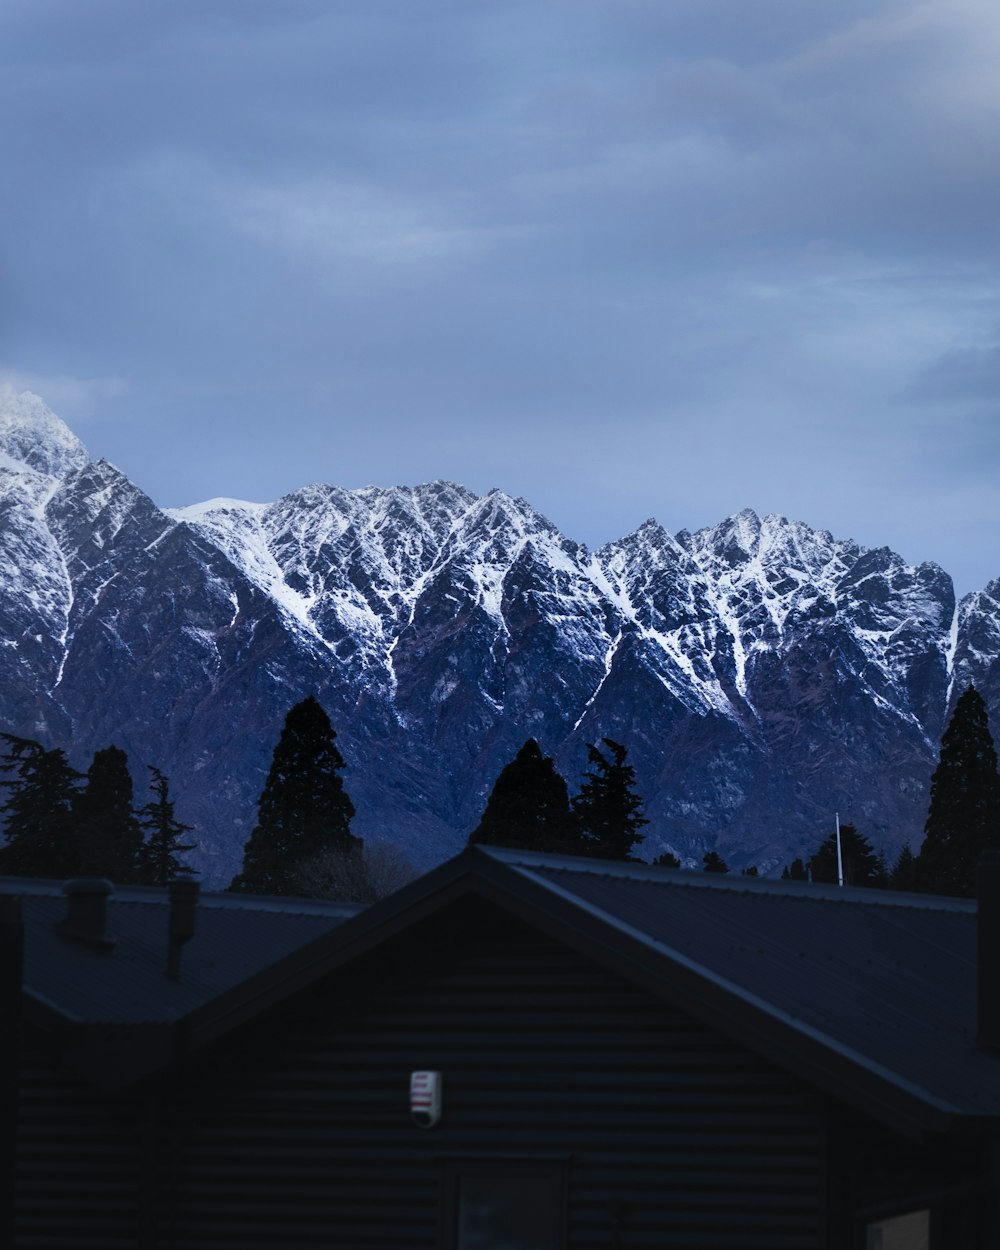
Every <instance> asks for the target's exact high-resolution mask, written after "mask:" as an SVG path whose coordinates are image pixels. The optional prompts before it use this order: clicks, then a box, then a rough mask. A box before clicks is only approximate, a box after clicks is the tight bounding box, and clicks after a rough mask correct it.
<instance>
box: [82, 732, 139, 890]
mask: <svg viewBox="0 0 1000 1250" xmlns="http://www.w3.org/2000/svg"><path fill="white" fill-rule="evenodd" d="M73 819H74V821H75V823H76V836H77V843H78V846H79V852H80V872H83V873H88V874H93V875H96V876H102V877H110V878H111V880H112V881H119V882H128V881H135V879H136V874H137V872H138V863H139V852H140V851H141V850H142V829H141V828H140V826H139V821H138V818H137V817H136V814H135V807H134V806H133V802H132V776H131V774H130V773H129V770H128V756H127V755H126V754H125V752H124V751H123V750H121V748H120V747H116V746H110V747H105V748H104V749H103V750H100V751H95V752H94V759H93V762H92V763H91V765H90V768H88V769H87V784H86V786H85V787H84V789H83V790H82V792H80V793H79V794H77V795H76V797H75V800H74V803H73Z"/></svg>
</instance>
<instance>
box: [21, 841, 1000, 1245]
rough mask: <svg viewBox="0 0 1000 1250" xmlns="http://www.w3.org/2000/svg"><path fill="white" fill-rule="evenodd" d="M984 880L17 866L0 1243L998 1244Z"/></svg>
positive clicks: (991, 993) (990, 875) (996, 1083)
mask: <svg viewBox="0 0 1000 1250" xmlns="http://www.w3.org/2000/svg"><path fill="white" fill-rule="evenodd" d="M981 879H982V892H981V898H980V902H979V906H978V908H977V904H976V903H975V902H971V901H966V900H957V899H943V898H933V897H927V896H918V895H903V894H893V893H883V892H879V891H873V890H856V889H850V888H848V889H837V888H835V887H826V886H813V885H808V884H804V883H798V882H772V881H762V880H759V879H754V878H746V877H739V878H730V877H725V876H718V875H713V874H703V873H684V872H675V871H671V870H669V869H661V868H652V867H648V866H646V865H642V864H630V863H629V864H616V863H608V862H602V861H596V860H576V859H570V858H565V857H558V856H543V855H536V854H529V853H522V852H515V851H500V850H495V849H487V848H474V849H470V850H468V851H465V852H463V853H462V854H461V855H459V856H457V857H456V858H455V859H453V860H451V861H449V862H448V863H447V864H444V865H442V866H441V867H440V868H438V869H436V870H434V871H433V872H430V873H428V874H427V875H426V876H425V877H423V878H421V879H420V880H418V881H416V882H414V883H413V884H412V885H410V886H408V887H406V888H405V889H404V890H401V891H400V892H399V893H398V894H396V895H394V896H392V897H391V898H389V899H386V900H384V901H383V902H381V903H379V904H376V905H375V906H373V907H371V908H368V909H366V910H364V911H360V912H358V911H357V910H356V909H352V908H344V907H337V906H335V905H332V904H324V903H318V902H307V901H303V900H292V899H259V898H253V897H250V896H230V895H216V896H205V897H204V898H202V899H200V900H199V901H198V902H197V905H196V906H195V905H194V898H193V896H192V894H191V893H190V891H189V890H188V891H187V892H185V888H184V887H183V886H179V887H177V888H175V891H174V893H173V895H172V896H171V898H170V899H169V900H168V898H167V897H166V895H165V894H164V892H161V891H155V890H149V889H141V888H138V887H136V888H119V889H117V890H116V891H115V892H114V894H113V895H111V896H110V897H108V896H106V895H104V894H103V893H101V892H100V891H101V890H103V889H104V888H105V887H98V888H97V893H94V888H95V887H94V885H93V883H91V884H89V885H88V884H87V883H76V884H75V885H73V886H72V887H70V893H69V894H67V895H64V894H63V893H62V887H60V886H58V885H57V884H55V883H42V882H28V883H23V882H17V881H13V880H12V879H7V880H5V881H2V882H0V892H4V893H6V894H8V895H12V894H13V893H17V894H19V895H20V896H21V903H20V910H21V912H22V913H23V922H24V983H23V1004H24V1010H23V1027H22V1031H21V1038H20V1060H19V1064H18V1070H19V1073H20V1078H19V1085H20V1093H19V1115H18V1127H17V1137H16V1142H15V1141H14V1139H13V1137H12V1136H11V1134H10V1133H9V1131H8V1132H7V1133H6V1142H7V1146H6V1148H7V1149H9V1150H10V1151H11V1152H12V1153H13V1154H14V1156H15V1157H16V1169H17V1170H16V1176H17V1199H16V1204H15V1208H14V1210H15V1214H14V1220H13V1233H12V1237H13V1241H12V1244H13V1245H14V1246H17V1247H29V1246H30V1247H37V1248H42V1247H45V1248H49V1247H70V1246H72V1247H78V1246H93V1247H101V1250H113V1248H114V1247H150V1248H152V1247H157V1248H159V1247H175V1246H176V1247H182V1246H183V1247H186V1248H187V1247H192V1248H201V1247H204V1248H205V1250H207V1248H208V1247H221V1246H226V1247H237V1246H238V1247H276V1248H277V1247H280V1248H281V1250H285V1248H286V1247H300V1246H309V1247H321V1246H322V1247H328V1246H336V1247H340V1248H348V1250H352V1248H354V1247H358V1248H359V1250H360V1248H362V1247H370V1248H372V1250H375V1248H378V1250H417V1248H418V1247H427V1248H430V1247H445V1248H450V1250H500V1248H501V1247H502V1248H505V1250H562V1248H563V1247H565V1248H572V1250H576V1248H577V1247H580V1248H584V1247H593V1248H594V1250H597V1248H598V1247H600V1248H602V1250H605V1248H617V1250H626V1248H632V1247H636V1248H639V1247H654V1246H655V1247H667V1246H674V1247H684V1248H685V1250H702V1248H705V1250H707V1248H708V1247H715V1248H725V1250H738V1248H743V1247H746V1248H747V1250H750V1248H751V1247H755V1248H757V1247H759V1248H760V1250H764V1248H765V1247H766V1248H767V1250H777V1248H785V1250H792V1248H794V1250H819V1248H824V1250H832V1248H834V1247H836V1248H838V1250H944V1248H945V1247H947V1248H951V1247H962V1250H969V1248H977V1247H982V1248H984V1250H985V1247H994V1246H996V1245H998V1244H1000V1053H998V1050H997V1048H998V1047H1000V860H997V861H993V860H991V861H988V862H987V863H986V864H985V865H984V866H983V871H982V878H981ZM88 891H89V892H88ZM17 910H18V909H17V907H16V905H15V904H14V903H12V902H11V900H10V899H9V898H8V899H7V900H6V902H5V907H4V910H3V912H2V913H0V920H4V923H3V925H0V928H2V930H3V933H4V934H5V935H6V936H5V946H4V950H5V952H6V953H5V955H4V958H3V960H2V961H0V970H2V974H3V978H4V982H5V985H6V986H7V989H6V990H5V995H6V997H7V1001H8V1002H9V1001H12V1000H11V999H10V993H11V991H10V985H11V983H12V980H13V976H14V972H15V970H16V964H17V960H16V958H15V957H14V955H13V954H12V953H11V952H14V951H15V950H16V940H17V939H16V933H17V929H16V925H15V923H14V922H15V921H16V915H15V913H16V911H17ZM188 935H190V936H188ZM185 938H186V939H187V940H185ZM112 942H113V943H114V944H113V945H112ZM182 942H183V945H182ZM8 1014H9V1017H10V1018H13V1016H14V1015H15V1014H16V1013H14V1012H13V1010H12V1009H11V1011H10V1012H9V1013H8ZM11 1032H12V1031H11V1030H8V1031H7V1033H8V1038H7V1043H6V1044H8V1045H9V1044H10V1034H11ZM9 1070H10V1069H8V1068H6V1067H5V1069H4V1071H9ZM8 1093H9V1091H8ZM9 1103H10V1098H9V1096H8V1097H7V1098H6V1101H5V1099H4V1098H3V1097H0V1106H9ZM8 1124H9V1117H8ZM2 1162H3V1161H0V1163H2ZM0 1172H3V1169H2V1167H0Z"/></svg>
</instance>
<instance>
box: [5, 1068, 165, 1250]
mask: <svg viewBox="0 0 1000 1250" xmlns="http://www.w3.org/2000/svg"><path fill="white" fill-rule="evenodd" d="M141 1108H142V1104H141V1102H136V1100H134V1099H131V1098H129V1099H110V1100H109V1099H107V1098H106V1097H104V1096H103V1095H102V1094H100V1093H99V1092H98V1091H96V1090H94V1089H93V1088H92V1087H91V1086H89V1085H88V1084H87V1082H85V1081H84V1080H83V1079H82V1078H79V1077H77V1076H75V1075H74V1074H73V1073H72V1072H70V1071H67V1070H66V1069H65V1068H62V1067H61V1066H59V1064H58V1062H57V1060H56V1058H55V1057H54V1056H52V1055H50V1054H49V1053H47V1051H46V1050H45V1049H42V1048H39V1047H37V1046H32V1045H30V1044H29V1045H26V1046H25V1048H24V1052H23V1053H22V1063H21V1086H20V1099H19V1106H18V1160H17V1171H16V1186H15V1188H16V1198H15V1206H14V1244H15V1246H16V1247H18V1248H19V1250H29V1248H30V1250H65V1248H67V1247H73V1248H74V1250H76V1248H79V1250H85V1248H88V1250H89V1248H91V1247H92V1248H93V1250H119V1248H121V1250H124V1248H125V1247H128V1248H129V1250H131V1248H132V1247H135V1246H136V1244H137V1235H138V1230H139V1227H140V1207H141V1204H142V1197H141V1180H140V1178H141V1166H140V1161H141V1158H142V1114H141Z"/></svg>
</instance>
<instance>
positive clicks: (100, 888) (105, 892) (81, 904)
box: [56, 877, 115, 951]
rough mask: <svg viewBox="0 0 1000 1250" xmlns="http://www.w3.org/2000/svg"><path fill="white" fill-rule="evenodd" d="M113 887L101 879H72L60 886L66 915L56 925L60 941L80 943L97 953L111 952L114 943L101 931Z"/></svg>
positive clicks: (113, 940) (111, 938)
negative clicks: (63, 896) (91, 947)
mask: <svg viewBox="0 0 1000 1250" xmlns="http://www.w3.org/2000/svg"><path fill="white" fill-rule="evenodd" d="M114 892H115V887H114V886H113V885H112V884H111V882H110V881H107V880H106V879H105V878H104V877H75V878H74V879H73V880H72V881H67V882H65V883H64V885H63V894H65V895H66V915H65V917H64V919H62V920H60V921H59V923H58V924H57V925H56V932H57V933H58V934H59V936H60V937H64V938H68V939H69V940H70V941H72V942H83V943H84V944H85V945H87V946H93V947H95V948H96V949H97V950H105V951H111V950H113V949H114V945H115V939H114V938H113V937H109V936H108V934H107V933H105V931H104V926H105V923H106V921H107V913H108V899H109V898H110V897H111V895H112V894H114Z"/></svg>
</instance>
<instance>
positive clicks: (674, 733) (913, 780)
mask: <svg viewBox="0 0 1000 1250" xmlns="http://www.w3.org/2000/svg"><path fill="white" fill-rule="evenodd" d="M0 515H2V520H0V527H2V529H0V533H2V541H3V555H4V558H3V561H2V563H0V654H2V655H3V657H4V660H5V663H4V666H3V670H2V673H0V727H2V728H5V729H7V730H9V731H11V732H15V733H20V734H26V735H28V736H32V737H38V738H41V739H43V740H45V741H47V742H51V743H53V744H60V745H67V746H69V748H70V755H71V758H72V759H73V761H74V762H75V763H76V764H77V766H81V767H82V766H86V763H87V762H88V759H89V756H90V753H91V752H92V751H93V750H94V749H96V748H97V747H101V746H106V745H108V743H110V742H115V743H117V744H118V745H120V746H122V747H124V748H125V749H126V750H127V751H128V752H129V757H130V760H131V761H132V764H133V771H134V773H135V778H136V782H137V785H138V786H139V787H141V786H142V784H143V769H142V765H143V764H144V763H147V762H148V763H155V764H157V765H158V766H159V767H161V768H163V769H164V770H165V771H166V772H167V773H168V775H169V776H170V778H171V782H172V785H173V788H174V790H175V792H176V794H177V796H178V815H179V816H180V817H181V818H182V819H184V820H187V821H189V822H190V823H192V824H195V825H196V826H197V829H198V837H199V840H200V849H199V853H198V855H199V860H200V863H201V866H202V867H203V869H204V870H205V871H206V874H207V876H208V877H209V879H210V880H213V881H222V880H224V879H225V878H226V877H227V876H228V875H229V874H230V873H231V872H232V871H234V870H235V869H236V868H237V867H238V864H239V858H240V851H241V846H242V842H243V840H244V839H245V838H246V836H247V834H248V832H249V829H250V827H251V825H252V823H253V817H254V804H255V800H256V796H257V794H258V793H259V791H260V787H261V784H262V782H263V778H264V775H265V773H266V769H267V766H268V763H269V761H270V755H271V751H272V749H273V746H274V743H275V741H276V739H277V736H278V733H279V732H280V728H281V723H282V721H283V718H284V715H285V713H286V711H287V710H288V708H289V706H290V705H291V704H292V703H294V702H296V701H297V700H299V699H300V698H302V697H304V696H305V695H306V694H308V693H311V692H316V693H318V694H319V696H320V697H321V699H322V701H323V703H324V705H325V706H326V708H327V710H328V711H329V712H330V715H331V717H332V719H333V722H334V725H335V726H336V728H337V731H338V735H339V744H340V746H341V749H342V751H343V753H344V755H345V757H346V759H347V762H348V771H347V776H346V782H347V786H348V790H349V792H350V794H351V797H352V799H353V800H354V803H355V805H356V807H357V809H358V815H357V817H356V820H355V825H354V828H355V831H356V832H357V833H359V834H361V835H362V836H366V837H371V838H387V839H390V840H394V841H397V842H400V843H402V844H403V845H404V846H406V847H407V848H408V849H409V851H410V853H411V854H413V855H414V857H415V858H416V859H418V860H419V861H420V862H424V863H428V862H431V861H433V860H435V859H438V858H441V857H443V856H444V855H446V854H448V853H450V852H452V851H453V850H455V849H457V848H458V846H459V845H460V844H461V842H462V841H463V840H464V837H465V835H466V834H467V832H468V830H469V829H470V828H472V827H473V826H474V825H475V823H476V822H477V820H478V817H479V815H480V813H481V811H482V807H483V804H484V802H485V798H486V795H487V794H488V792H489V790H490V788H491V786H492V783H493V780H494V779H495V777H496V775H497V773H498V772H499V770H500V768H501V767H502V766H503V765H504V764H505V763H507V762H508V761H509V760H510V758H512V756H513V755H514V753H515V752H516V751H517V749H518V748H519V747H520V746H521V744H522V743H523V741H524V739H525V738H526V737H528V736H529V735H531V736H534V737H536V738H537V739H538V740H539V742H540V743H541V744H542V747H543V749H544V750H545V751H546V752H547V753H550V754H552V755H554V756H555V758H556V761H557V764H558V765H559V767H560V768H561V769H562V771H563V773H564V775H565V776H566V777H567V780H568V781H569V783H570V786H571V789H572V788H573V787H575V785H576V784H577V782H578V779H579V777H580V774H581V772H582V770H583V767H584V764H585V759H586V744H587V743H588V742H593V741H597V740H599V739H600V738H601V737H611V738H615V739H617V740H619V741H621V742H623V743H625V744H626V745H627V746H628V748H629V760H630V762H631V763H633V764H634V766H635V768H636V773H637V784H638V788H639V790H640V792H641V793H642V794H643V795H644V797H645V801H646V815H647V816H648V817H649V818H650V825H649V826H648V828H647V829H646V835H647V838H646V843H645V844H644V850H645V851H646V852H648V853H649V854H655V853H657V852H658V851H660V850H662V849H666V848H670V849H672V850H674V851H675V852H676V853H678V854H680V855H682V856H684V857H688V858H692V859H694V860H695V861H700V857H701V855H702V853H703V852H704V850H706V849H709V848H711V847H716V848H717V849H719V850H720V852H721V853H722V854H723V855H724V856H725V857H726V858H727V859H728V860H730V861H731V862H732V863H733V864H734V865H736V866H740V865H742V864H746V863H757V864H759V865H761V867H762V868H765V869H766V868H773V867H775V866H777V865H780V864H781V863H783V862H785V861H787V860H788V859H789V858H791V857H792V856H794V855H798V854H802V853H803V852H808V851H810V850H811V849H813V848H814V846H815V845H816V843H817V841H818V840H819V838H820V837H821V836H823V834H824V833H825V832H826V830H827V829H828V827H829V825H830V822H831V820H832V814H833V812H834V811H839V812H840V814H841V817H842V818H843V819H849V820H853V821H854V822H855V823H856V824H857V825H858V826H859V827H860V828H861V830H862V832H864V833H866V834H867V835H868V836H869V837H870V838H872V840H873V841H874V842H875V843H876V845H880V844H881V845H884V846H885V849H886V851H887V852H888V853H889V854H890V855H892V854H894V853H895V852H896V851H897V850H898V848H899V847H900V846H901V845H902V843H903V842H904V841H910V843H911V844H912V845H913V846H914V847H916V845H917V844H918V843H919V840H920V836H921V829H922V824H923V819H924V815H925V811H926V796H927V785H928V780H929V777H930V773H931V770H932V768H933V766H934V762H935V759H936V754H937V743H938V740H939V738H940V734H941V731H942V728H943V725H944V723H945V718H946V716H947V710H948V706H949V700H950V699H951V698H952V697H953V696H954V695H955V694H957V693H958V692H960V690H961V689H964V686H965V684H966V683H967V682H968V681H969V680H975V682H976V684H977V685H978V686H979V687H980V689H981V690H982V691H983V693H984V695H985V696H986V697H987V701H988V703H989V705H990V707H991V709H992V710H993V711H994V713H998V712H1000V581H998V582H995V583H992V584H991V585H990V586H988V587H986V589H985V590H983V591H981V592H979V593H978V594H975V595H970V596H967V597H966V599H965V600H963V602H962V604H961V605H959V606H958V608H957V610H956V605H955V600H954V592H953V589H952V584H951V580H950V578H949V577H948V576H947V574H946V573H944V572H943V571H942V570H941V569H940V568H938V567H937V566H936V565H933V564H922V565H919V566H916V567H912V566H908V565H906V564H905V563H904V562H903V561H902V560H901V559H900V557H899V556H897V555H895V554H893V553H892V552H890V551H888V550H886V549H878V550H866V549H864V548H862V547H859V546H858V545H857V544H855V543H853V542H851V541H845V540H837V539H834V538H833V537H832V536H831V535H830V534H829V533H826V532H822V531H815V530H812V529H809V528H808V527H807V526H805V525H802V524H799V523H797V522H794V521H788V520H785V519H784V518H783V517H778V516H768V517H764V518H758V517H757V516H756V515H755V514H754V513H752V512H750V511H744V512H741V513H739V514H738V515H737V516H734V517H731V518H728V519H727V520H725V521H722V522H721V523H720V524H719V525H716V526H713V527H711V528H708V529H704V530H700V531H698V532H697V533H693V534H690V533H687V532H681V533H679V534H677V535H673V536H672V535H670V534H668V533H667V532H666V531H665V530H664V529H663V528H662V527H661V526H659V525H658V524H657V523H656V522H655V521H653V520H650V521H647V522H645V523H644V524H643V525H641V526H640V527H639V528H638V529H637V530H636V531H635V532H634V533H633V534H630V535H628V536H627V537H625V538H622V539H620V540H618V541H616V542H613V543H609V544H608V545H607V546H605V547H603V548H601V549H600V550H599V551H597V552H590V551H588V550H587V549H586V548H584V547H582V546H581V545H579V544H577V543H574V542H572V541H571V540H569V539H567V538H565V537H564V536H563V535H562V534H560V533H559V531H558V530H557V529H556V528H555V527H554V526H553V525H552V524H551V523H550V522H549V521H547V520H546V519H545V518H544V517H542V516H540V515H539V514H538V513H537V512H535V510H534V509H533V508H532V507H531V506H530V504H528V503H526V502H525V501H524V500H523V499H514V498H511V497H510V496H508V495H505V494H504V493H503V492H501V491H496V490H495V491H491V492H489V494H487V495H484V496H477V495H475V494H473V493H472V492H471V491H468V490H466V489H464V488H463V487H461V486H457V485H454V484H452V483H447V482H435V483H432V484H429V485H423V486H416V487H397V488H392V489H387V488H376V487H369V488H366V489H364V490H355V491H351V490H345V489H341V488H339V487H335V486H324V485H314V486H308V487H305V488H303V489H302V490H299V491H295V492H294V493H292V494H290V495H287V496H285V497H284V498H283V499H279V500H278V501H276V502H275V503H271V504H256V503H247V502H243V501H239V500H227V499H215V500H211V501H209V502H207V503H203V504H198V505H195V506H192V507H190V508H184V509H179V510H174V511H171V512H165V511H163V510H161V509H159V508H157V507H156V506H155V504H153V502H152V501H151V500H150V499H149V498H148V497H147V496H145V495H144V494H143V493H142V492H141V491H140V490H139V489H138V488H137V487H135V486H134V485H133V484H132V483H131V482H129V481H128V479H127V478H126V477H124V475H122V474H121V473H120V472H119V471H118V470H117V469H115V468H114V467H113V466H111V465H109V464H107V463H105V462H103V461H97V462H92V461H91V460H90V459H89V457H88V456H87V453H86V451H85V449H84V448H83V446H82V444H81V443H80V442H79V440H78V439H76V438H75V436H74V435H73V434H71V433H70V431H69V430H68V429H67V428H66V427H65V426H64V425H63V423H62V422H61V421H60V420H59V419H58V418H57V417H56V416H55V415H54V414H52V413H51V412H50V411H49V410H48V409H47V408H46V407H45V405H44V404H43V403H42V401H40V400H38V399H37V398H36V397H34V396H30V395H23V396H19V397H8V398H7V399H6V400H4V401H3V402H2V403H0Z"/></svg>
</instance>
